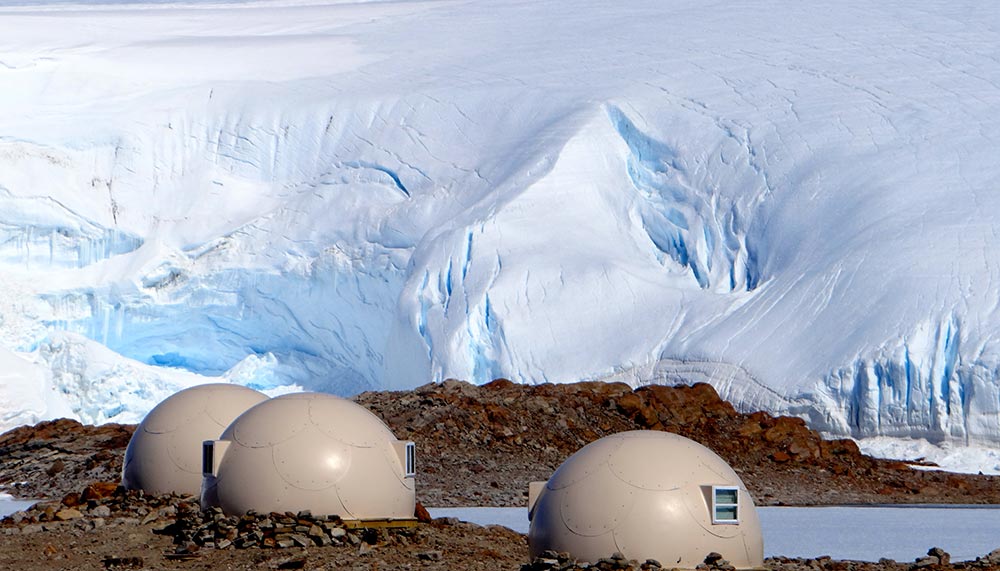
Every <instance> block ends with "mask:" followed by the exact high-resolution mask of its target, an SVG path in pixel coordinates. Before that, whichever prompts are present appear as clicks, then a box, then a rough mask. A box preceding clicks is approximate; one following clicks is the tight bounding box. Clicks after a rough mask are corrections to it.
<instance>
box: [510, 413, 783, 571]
mask: <svg viewBox="0 0 1000 571" xmlns="http://www.w3.org/2000/svg"><path fill="white" fill-rule="evenodd" d="M528 501H529V512H528V518H529V519H530V521H531V524H530V528H529V531H528V545H529V549H530V552H531V556H532V557H537V556H539V555H540V554H541V553H542V552H544V551H546V550H552V551H556V552H568V553H570V555H571V556H572V557H573V558H575V559H577V560H580V561H589V562H597V561H598V560H600V559H601V558H604V557H609V556H610V555H611V554H613V553H614V552H616V551H618V552H621V553H622V554H623V555H625V556H626V557H627V558H629V559H636V560H639V561H644V560H646V559H656V560H657V561H659V562H660V563H661V564H662V565H663V566H664V568H674V567H676V568H680V569H694V568H695V567H696V566H697V565H698V564H700V563H702V562H703V561H704V560H705V556H706V555H708V554H709V553H711V552H717V553H720V554H722V556H723V557H724V558H725V559H728V560H729V562H730V563H731V564H732V565H734V566H735V567H736V568H737V569H754V568H762V567H763V565H764V541H763V537H762V534H761V528H760V521H759V519H758V518H757V511H756V508H755V507H754V505H753V500H752V499H751V498H750V494H749V493H747V490H746V487H745V486H744V485H743V482H742V481H741V480H740V478H739V476H737V474H736V472H734V471H733V469H732V468H730V467H729V465H728V464H726V462H725V461H724V460H723V459H722V458H720V457H719V456H718V455H716V454H715V453H714V452H712V451H711V450H709V449H708V448H706V447H704V446H702V445H701V444H698V443H697V442H695V441H693V440H690V439H688V438H684V437H682V436H678V435H676V434H670V433H667V432H659V431H648V430H637V431H632V432H623V433H620V434H615V435H612V436H607V437H605V438H602V439H600V440H597V441H595V442H592V443H590V444H588V445H587V446H584V447H583V448H582V449H580V450H579V451H578V452H577V453H576V454H574V455H573V456H571V457H570V458H569V459H567V460H566V461H565V462H564V463H563V464H562V465H561V466H559V468H558V469H557V470H556V471H555V473H553V474H552V477H551V478H550V479H549V481H548V482H545V483H544V485H542V484H540V483H536V484H535V485H533V486H532V487H531V489H530V492H529V500H528Z"/></svg>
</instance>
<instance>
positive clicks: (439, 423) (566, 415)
mask: <svg viewBox="0 0 1000 571" xmlns="http://www.w3.org/2000/svg"><path fill="white" fill-rule="evenodd" d="M356 401H357V402H359V403H360V404H362V405H364V406H366V407H368V408H369V409H370V410H372V411H373V412H374V413H375V414H377V415H378V416H380V417H381V418H383V419H384V420H385V421H386V422H387V423H388V424H389V426H390V427H391V428H392V430H393V431H394V432H395V434H396V436H397V437H398V438H401V439H410V440H413V441H415V442H416V443H417V461H418V473H419V479H418V487H417V490H418V494H419V495H420V499H421V501H423V502H424V503H425V504H427V505H434V506H461V505H484V506H516V505H524V503H525V502H526V499H527V489H528V483H529V482H531V481H544V480H546V479H548V477H549V476H550V475H551V474H552V472H553V471H554V470H555V469H556V468H557V467H558V466H559V465H560V464H561V463H562V462H563V461H564V460H565V459H566V458H568V457H569V456H570V455H571V454H573V453H574V452H576V451H577V450H579V449H580V448H581V447H583V446H585V445H586V444H588V443H590V442H593V441H594V440H597V439H598V438H601V437H603V436H607V435H610V434H614V433H616V432H622V431H625V430H640V429H648V430H666V431H670V432H673V433H676V434H680V435H682V436H686V437H688V438H692V439H694V440H696V441H698V442H700V443H702V444H704V445H705V446H707V447H708V448H710V449H712V450H713V451H715V452H716V453H717V454H719V455H720V456H721V457H722V458H723V459H725V460H726V461H727V462H728V463H729V464H730V465H731V466H732V467H733V468H734V469H735V470H736V471H737V472H738V473H739V474H740V476H741V477H742V479H743V481H744V483H745V484H746V486H747V488H748V489H749V491H750V493H751V495H752V496H753V497H754V501H755V502H756V503H757V504H758V505H782V504H785V505H823V504H871V503H1000V485H998V484H1000V478H997V477H989V476H977V475H966V474H951V473H946V472H940V471H927V470H916V469H913V467H911V466H910V465H908V464H906V463H903V462H898V461H892V460H880V459H876V458H872V457H869V456H865V455H863V454H861V452H860V451H859V450H858V447H857V445H856V444H855V443H854V441H852V440H846V439H845V440H825V439H823V438H822V437H821V436H820V435H819V434H818V433H817V432H815V431H812V430H810V429H809V428H808V427H807V426H806V424H805V422H804V421H803V420H801V419H799V418H792V417H775V416H772V415H770V414H768V413H765V412H756V413H753V414H744V413H740V412H737V411H736V410H735V409H734V408H733V406H732V405H731V404H730V403H728V402H726V401H724V400H722V399H721V398H719V395H718V394H717V393H716V392H715V389H713V388H712V387H711V386H710V385H707V384H696V385H692V386H660V385H652V386H646V387H640V388H637V389H635V390H633V389H631V388H630V387H629V386H628V385H625V384H622V383H600V382H584V383H575V384H564V385H562V384H561V385H551V384H548V385H534V386H529V385H520V384H515V383H512V382H510V381H507V380H504V379H499V380H495V381H493V382H491V383H489V384H486V385H483V386H476V385H471V384H468V383H464V382H460V381H454V380H450V381H445V382H444V383H440V384H428V385H424V386H422V387H419V388H417V389H414V390H413V391H406V392H369V393H364V394H361V395H359V396H358V397H356Z"/></svg>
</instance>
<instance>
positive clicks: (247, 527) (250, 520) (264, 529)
mask: <svg viewBox="0 0 1000 571" xmlns="http://www.w3.org/2000/svg"><path fill="white" fill-rule="evenodd" d="M154 533H161V534H166V535H170V536H172V537H173V538H174V544H176V545H178V549H179V550H181V551H189V552H193V551H196V550H197V549H199V548H202V547H209V548H215V549H248V548H279V549H280V548H288V547H311V546H320V547H324V546H328V545H342V544H345V543H346V544H351V545H360V544H362V543H367V544H369V545H375V544H377V543H379V540H380V539H384V538H380V537H379V531H378V530H374V529H364V530H357V531H349V530H348V529H347V528H345V527H344V524H343V522H342V521H341V519H340V518H339V517H337V516H313V515H312V514H311V513H310V512H308V511H302V512H299V513H292V512H287V513H269V514H259V513H256V512H249V513H247V514H246V515H243V516H227V515H226V514H224V513H223V512H222V509H221V508H211V509H208V510H204V511H202V510H199V509H198V508H197V506H193V505H182V506H180V509H179V510H178V513H177V519H176V521H174V522H173V523H171V524H170V525H167V526H164V527H162V528H160V529H157V530H154ZM382 533H383V534H384V533H385V532H384V531H383V532H382Z"/></svg>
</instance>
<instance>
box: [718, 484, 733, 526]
mask: <svg viewBox="0 0 1000 571" xmlns="http://www.w3.org/2000/svg"><path fill="white" fill-rule="evenodd" d="M719 492H736V502H735V503H729V502H724V503H722V502H719ZM720 507H724V508H729V507H732V508H736V517H735V518H733V519H720V518H719V512H718V508H720ZM739 523H740V488H739V486H712V524H713V525H739Z"/></svg>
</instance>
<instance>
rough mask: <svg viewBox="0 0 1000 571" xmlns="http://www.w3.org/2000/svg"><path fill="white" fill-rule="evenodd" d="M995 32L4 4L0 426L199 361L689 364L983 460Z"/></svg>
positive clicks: (569, 12) (97, 412) (333, 368)
mask: <svg viewBox="0 0 1000 571" xmlns="http://www.w3.org/2000/svg"><path fill="white" fill-rule="evenodd" d="M12 4H13V5H12ZM997 22H1000V5H997V4H995V3H979V4H971V5H956V4H955V3H953V2H924V3H922V4H921V6H920V7H919V9H917V8H915V7H913V5H912V3H910V2H903V1H895V0H893V1H889V2H880V3H876V4H875V5H873V4H872V3H870V2H863V1H860V0H859V1H849V2H846V3H840V4H839V5H838V7H837V9H835V10H831V9H816V7H815V6H812V5H811V4H810V3H802V2H795V1H791V0H762V1H760V2H754V3H753V4H752V5H746V6H738V5H733V4H732V3H729V2H725V3H723V2H715V3H713V2H709V3H706V2H702V1H698V2H695V1H687V0H682V1H679V2H661V1H658V0H648V1H645V0H630V1H628V2H621V3H616V4H614V5H609V4H608V3H606V2H596V1H583V2H572V3H567V2H533V1H511V2H464V3H459V2H452V1H450V0H429V1H411V2H406V1H403V2H346V1H343V0H329V1H321V0H308V1H305V0H303V1H298V0H267V1H253V0H247V1H239V2H237V1H226V0H218V1H215V2H212V3H208V4H205V3H196V2H184V3H181V2H176V3H172V2H163V1H156V2H140V1H138V0H136V1H135V2H122V1H120V0H117V1H113V2H112V1H105V2H98V1H95V0H24V1H19V2H15V3H10V2H8V3H5V7H2V8H0V30H3V33H2V34H0V268H2V272H0V343H2V349H0V428H7V427H10V426H13V425H16V424H20V423H24V422H32V421H34V420H37V419H41V418H48V417H53V416H60V415H73V416H76V417H79V418H82V419H84V420H87V421H91V422H102V421H108V420H134V419H135V418H138V416H140V415H141V414H142V413H143V412H145V411H146V410H148V408H149V407H150V406H152V404H154V403H155V402H156V400H157V399H158V398H160V397H162V396H163V395H165V394H167V393H169V392H170V391H172V390H175V389H177V388H180V387H183V386H188V385H190V384H194V383H199V382H205V381H208V380H210V379H213V378H218V377H222V378H224V379H228V380H231V381H233V382H240V383H244V384H249V385H252V386H255V387H257V388H264V389H269V390H275V391H283V390H293V388H296V387H301V388H308V389H318V390H324V391H331V392H335V393H340V394H351V393H356V392H358V391H361V390H365V389H382V388H406V387H412V386H415V385H418V384H422V383H424V382H427V381H428V380H435V379H442V378H445V377H457V378H463V379H468V380H471V381H475V382H484V381H488V380H490V379H492V378H493V377H498V376H504V377H508V378H511V379H513V380H516V381H519V382H525V383H535V382H570V381H576V380H581V379H624V380H627V381H629V382H631V383H633V384H638V383H644V382H676V381H678V380H682V381H687V382H690V381H695V380H706V381H708V382H711V383H712V384H714V385H715V386H716V387H717V388H718V389H719V391H720V392H721V394H722V395H723V396H724V397H726V398H728V399H730V400H732V401H733V402H734V403H735V404H736V405H737V406H738V407H740V408H742V409H744V410H750V409H760V408H763V409H767V410H771V411H773V412H777V413H791V414H796V415H800V416H803V417H806V418H807V419H809V420H810V422H811V424H812V426H813V427H816V428H818V429H821V430H824V431H826V432H828V433H831V434H838V435H852V436H855V437H859V438H860V437H874V436H880V437H884V436H889V437H914V438H925V439H928V440H930V441H932V442H944V441H949V442H950V443H951V444H949V446H954V445H955V444H960V445H962V444H979V445H982V446H989V445H993V444H996V443H998V442H1000V343H998V341H1000V340H998V332H1000V313H998V311H1000V310H998V308H1000V233H998V229H1000V228H998V221H997V217H996V213H997V212H1000V192H998V190H1000V161H997V160H996V149H997V148H998V138H1000V135H998V133H1000V114H998V113H996V109H997V108H998V107H1000V60H998V59H997V57H996V50H995V46H996V45H998V43H1000V29H998V27H997V25H996V23H997ZM973 468H974V467H973Z"/></svg>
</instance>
